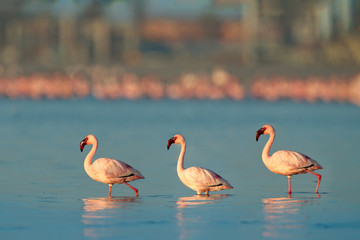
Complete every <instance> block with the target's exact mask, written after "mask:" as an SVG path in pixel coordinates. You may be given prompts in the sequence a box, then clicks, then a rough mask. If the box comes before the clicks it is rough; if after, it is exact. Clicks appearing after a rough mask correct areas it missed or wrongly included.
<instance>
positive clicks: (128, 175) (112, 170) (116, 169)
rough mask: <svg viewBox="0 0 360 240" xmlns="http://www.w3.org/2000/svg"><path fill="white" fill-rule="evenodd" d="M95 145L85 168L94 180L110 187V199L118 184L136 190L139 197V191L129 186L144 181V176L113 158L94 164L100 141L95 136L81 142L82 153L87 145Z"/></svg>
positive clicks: (102, 159)
mask: <svg viewBox="0 0 360 240" xmlns="http://www.w3.org/2000/svg"><path fill="white" fill-rule="evenodd" d="M91 144H92V145H93V147H92V148H91V150H90V152H89V153H88V155H87V156H86V158H85V161H84V168H85V171H86V173H87V175H89V177H91V178H92V179H94V180H95V181H98V182H102V183H105V184H108V185H109V198H111V188H112V185H113V184H115V183H117V184H121V183H124V184H125V185H127V186H128V187H130V188H131V189H132V190H134V192H135V194H136V196H139V193H138V192H139V191H138V190H137V189H136V188H134V187H133V186H131V185H130V184H128V182H131V181H134V180H137V179H144V176H143V175H142V174H141V173H140V172H139V171H138V170H136V169H135V168H133V167H131V166H130V165H129V164H127V163H124V162H122V161H119V160H116V159H112V158H99V159H97V160H95V161H94V162H92V160H93V157H94V155H95V152H96V149H97V146H98V141H97V139H96V137H95V136H94V135H88V136H87V137H86V138H85V139H84V140H82V141H81V142H80V151H81V152H82V151H83V149H84V147H85V145H91Z"/></svg>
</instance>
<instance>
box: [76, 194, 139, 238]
mask: <svg viewBox="0 0 360 240" xmlns="http://www.w3.org/2000/svg"><path fill="white" fill-rule="evenodd" d="M82 200H83V203H84V206H83V210H84V213H83V214H82V216H81V217H82V223H84V224H85V227H84V230H83V234H84V236H86V237H96V238H98V237H100V238H101V237H106V236H108V235H109V234H110V233H109V228H106V227H105V226H106V225H107V224H108V220H107V219H109V218H114V217H115V216H116V213H114V211H109V210H114V209H120V208H127V207H130V206H131V205H133V204H134V203H137V202H138V201H139V198H137V197H112V198H108V197H93V198H87V199H82Z"/></svg>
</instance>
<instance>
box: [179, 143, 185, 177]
mask: <svg viewBox="0 0 360 240" xmlns="http://www.w3.org/2000/svg"><path fill="white" fill-rule="evenodd" d="M185 151H186V143H185V142H182V143H181V151H180V155H179V158H178V163H177V171H178V172H179V171H183V170H184V156H185Z"/></svg>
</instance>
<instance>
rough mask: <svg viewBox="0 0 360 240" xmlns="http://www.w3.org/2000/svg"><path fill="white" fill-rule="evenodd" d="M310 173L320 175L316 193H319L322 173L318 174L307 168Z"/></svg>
mask: <svg viewBox="0 0 360 240" xmlns="http://www.w3.org/2000/svg"><path fill="white" fill-rule="evenodd" d="M306 171H307V172H308V173H311V174H313V175H315V176H317V177H318V183H317V186H316V193H319V186H320V182H321V175H320V174H317V173H314V172H312V171H309V170H306Z"/></svg>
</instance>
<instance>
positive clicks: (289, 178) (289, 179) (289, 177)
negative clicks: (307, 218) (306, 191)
mask: <svg viewBox="0 0 360 240" xmlns="http://www.w3.org/2000/svg"><path fill="white" fill-rule="evenodd" d="M287 177H288V182H289V187H288V189H289V191H288V193H289V195H291V176H287Z"/></svg>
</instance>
